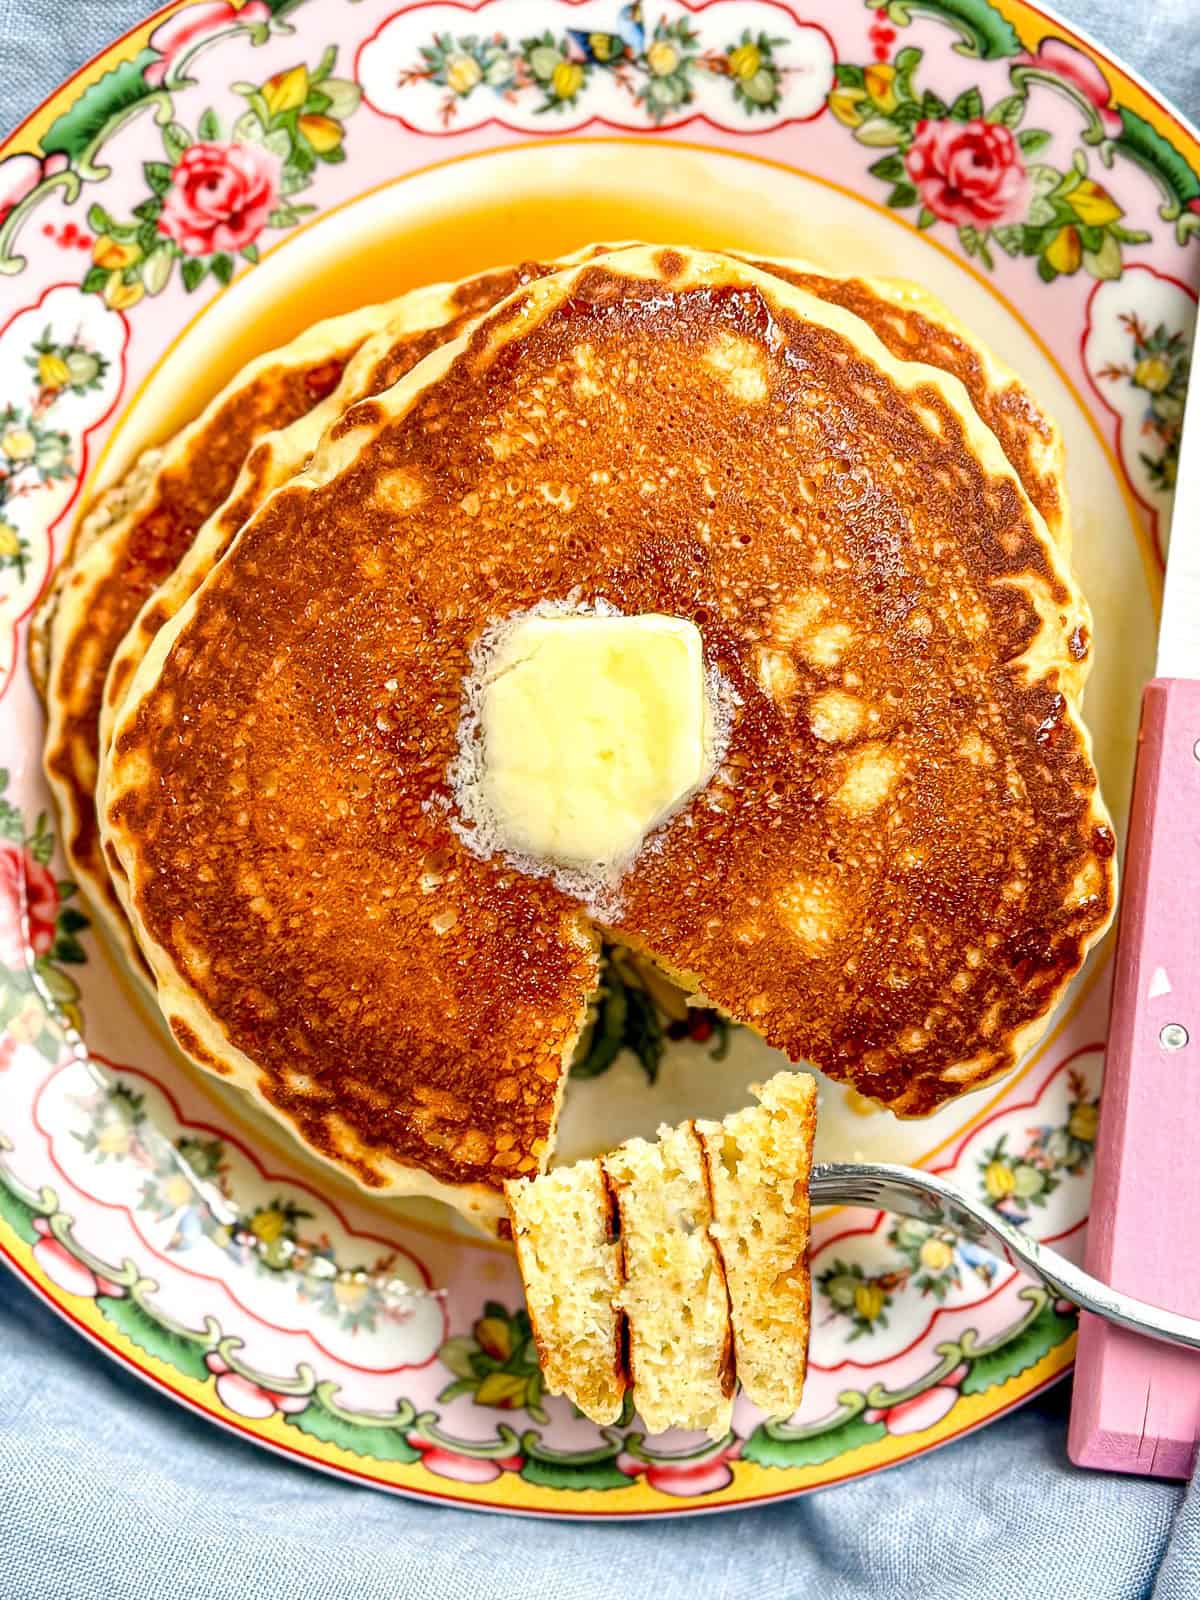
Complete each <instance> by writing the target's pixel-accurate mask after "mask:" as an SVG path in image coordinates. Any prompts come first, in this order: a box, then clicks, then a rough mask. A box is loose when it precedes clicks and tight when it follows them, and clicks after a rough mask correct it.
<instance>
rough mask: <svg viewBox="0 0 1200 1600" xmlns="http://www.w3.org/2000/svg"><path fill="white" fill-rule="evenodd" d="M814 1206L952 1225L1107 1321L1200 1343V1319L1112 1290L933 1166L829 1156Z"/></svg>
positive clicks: (1189, 1344)
mask: <svg viewBox="0 0 1200 1600" xmlns="http://www.w3.org/2000/svg"><path fill="white" fill-rule="evenodd" d="M808 1193H809V1199H810V1200H811V1202H812V1204H813V1205H814V1206H818V1205H843V1206H863V1207H865V1208H866V1209H868V1210H874V1211H890V1212H893V1213H894V1214H895V1215H897V1216H901V1217H914V1218H916V1220H917V1221H919V1222H927V1223H929V1224H931V1225H932V1226H935V1227H938V1226H941V1227H947V1228H951V1229H953V1230H954V1232H956V1233H959V1234H961V1235H962V1237H963V1238H965V1239H969V1240H970V1241H971V1242H972V1243H973V1244H983V1245H985V1246H987V1247H988V1248H989V1249H991V1250H992V1251H994V1252H995V1253H996V1254H998V1255H1001V1256H1003V1257H1004V1259H1005V1260H1006V1261H1007V1262H1008V1263H1009V1265H1010V1266H1013V1267H1016V1268H1018V1270H1020V1271H1022V1272H1027V1273H1029V1274H1030V1276H1031V1277H1034V1278H1037V1279H1039V1280H1040V1281H1041V1282H1042V1283H1043V1284H1045V1285H1046V1287H1047V1288H1048V1289H1052V1290H1053V1291H1054V1293H1055V1294H1057V1295H1060V1296H1061V1297H1062V1298H1063V1299H1064V1300H1069V1301H1071V1303H1072V1304H1073V1305H1076V1306H1078V1307H1080V1309H1081V1310H1083V1311H1090V1312H1092V1313H1093V1315H1095V1316H1097V1317H1103V1319H1104V1320H1105V1322H1111V1323H1114V1324H1115V1325H1116V1326H1117V1327H1119V1328H1128V1329H1129V1330H1130V1331H1131V1332H1132V1333H1140V1334H1143V1335H1144V1336H1145V1337H1146V1338H1148V1339H1159V1340H1161V1341H1162V1342H1163V1343H1165V1344H1176V1345H1183V1346H1185V1347H1186V1348H1187V1349H1189V1350H1200V1320H1197V1319H1196V1318H1194V1317H1184V1316H1180V1315H1179V1314H1178V1313H1177V1312H1174V1311H1164V1310H1162V1309H1161V1308H1160V1307H1158V1306H1151V1305H1147V1304H1146V1302H1145V1301H1143V1300H1135V1299H1134V1298H1133V1296H1132V1295H1128V1294H1122V1293H1121V1292H1120V1291H1119V1290H1118V1289H1112V1288H1110V1287H1109V1285H1108V1284H1106V1283H1101V1281H1100V1279H1099V1278H1093V1277H1092V1276H1091V1274H1090V1273H1087V1272H1085V1271H1084V1270H1083V1268H1082V1267H1077V1266H1076V1265H1075V1263H1074V1262H1073V1261H1068V1260H1067V1258H1066V1257H1065V1256H1061V1255H1059V1253H1058V1251H1057V1250H1051V1249H1050V1248H1049V1247H1048V1246H1047V1245H1044V1244H1039V1243H1038V1242H1037V1240H1036V1239H1030V1238H1029V1237H1028V1236H1027V1235H1026V1234H1024V1233H1022V1232H1021V1230H1020V1229H1019V1228H1016V1227H1014V1226H1013V1224H1012V1223H1011V1222H1007V1221H1006V1220H1005V1219H1004V1218H1003V1217H1001V1216H998V1215H997V1214H996V1212H994V1211H993V1210H992V1209H991V1208H990V1207H989V1206H987V1205H985V1204H984V1202H983V1201H981V1200H973V1199H971V1198H970V1197H969V1196H968V1195H965V1194H964V1193H963V1192H962V1190H961V1189H957V1188H955V1186H954V1185H953V1184H952V1183H947V1182H946V1180H945V1179H944V1178H939V1177H936V1176H935V1175H934V1174H933V1173H931V1172H920V1171H917V1170H915V1169H914V1168H912V1167H899V1166H892V1165H890V1164H888V1163H885V1162H878V1163H870V1162H864V1163H862V1164H859V1163H852V1162H845V1161H831V1162H826V1163H824V1164H822V1165H818V1166H815V1167H814V1168H813V1169H812V1176H811V1177H810V1179H809V1186H808Z"/></svg>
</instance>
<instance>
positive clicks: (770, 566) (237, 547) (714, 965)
mask: <svg viewBox="0 0 1200 1600" xmlns="http://www.w3.org/2000/svg"><path fill="white" fill-rule="evenodd" d="M567 596H574V597H576V598H578V599H580V600H582V601H584V602H594V601H601V600H602V601H606V602H608V603H609V604H611V605H613V606H615V607H617V608H618V609H619V610H622V611H626V612H630V613H635V612H646V611H657V612H667V613H673V614H677V615H681V616H687V617H691V618H692V619H693V620H694V621H695V622H696V624H697V625H698V626H699V628H700V630H701V632H702V635H703V637H704V641H705V649H706V654H707V656H708V658H709V660H710V662H712V663H715V664H716V665H717V666H718V668H719V669H720V671H721V672H722V673H723V674H724V676H725V678H726V679H727V681H728V682H729V684H730V685H731V686H732V687H733V688H734V690H735V691H736V692H737V694H738V696H739V698H740V701H741V705H740V708H739V710H738V712H737V715H736V716H735V719H734V724H733V728H732V732H731V736H730V746H729V750H728V754H727V758H726V762H725V765H724V767H723V768H722V770H721V772H719V773H718V774H717V776H716V778H715V779H714V780H713V782H712V783H711V784H710V785H709V786H708V787H707V788H706V789H705V790H704V791H702V792H701V793H700V794H699V795H698V796H696V798H695V799H694V800H693V801H692V802H691V803H690V805H689V806H688V807H687V808H686V809H685V810H684V811H682V812H681V813H680V814H679V815H677V816H676V817H675V818H674V819H673V820H672V821H671V822H670V823H669V824H668V825H667V826H666V827H665V828H664V829H663V830H662V831H661V832H660V833H659V834H658V835H657V836H656V837H655V839H654V840H653V841H652V843H651V844H650V846H649V847H647V848H646V849H645V850H644V851H643V852H642V854H641V855H640V856H639V857H638V859H637V860H636V861H635V863H634V865H633V867H632V868H631V869H630V871H629V872H628V873H627V874H626V876H625V878H624V880H623V882H622V885H621V899H622V909H621V913H620V915H619V917H618V918H617V921H616V930H615V931H616V933H617V936H618V937H619V938H623V939H626V940H628V941H629V942H631V943H633V944H636V945H638V946H640V947H642V948H645V949H647V950H649V951H651V952H652V953H653V954H654V955H655V956H656V957H657V958H658V959H659V960H660V961H661V962H662V963H663V965H664V966H666V967H667V968H668V969H669V970H671V971H673V972H676V973H678V974H680V975H682V976H683V977H685V978H686V979H688V980H689V981H692V982H694V983H696V984H697V985H698V986H699V987H702V988H703V990H704V992H705V993H706V994H707V995H708V996H710V997H711V999H712V1000H713V1001H714V1002H715V1003H716V1004H718V1005H719V1006H721V1007H723V1008H724V1009H725V1010H726V1011H728V1012H729V1014H730V1015H731V1016H733V1017H734V1018H735V1019H737V1020H742V1021H745V1022H748V1023H750V1024H751V1025H752V1026H754V1027H755V1028H757V1029H758V1030H759V1031H760V1032H761V1033H762V1034H763V1035H764V1036H765V1037H766V1038H767V1039H768V1040H769V1042H771V1043H772V1044H775V1045H777V1046H779V1047H781V1048H782V1049H784V1050H785V1051H787V1052H788V1053H789V1054H790V1055H792V1056H793V1057H794V1058H804V1059H808V1060H811V1061H813V1062H815V1063H816V1064H817V1065H818V1066H820V1067H822V1068H824V1069H825V1070H826V1071H827V1072H830V1073H831V1074H832V1075H833V1076H835V1077H838V1078H841V1079H843V1080H845V1081H847V1082H850V1083H853V1084H855V1085H856V1086H857V1087H858V1088H859V1089H860V1090H862V1091H863V1092H864V1093H867V1094H870V1095H873V1096H874V1097H876V1098H877V1099H879V1100H881V1101H883V1102H884V1103H886V1104H889V1105H891V1106H893V1107H894V1108H895V1109H897V1110H900V1111H902V1112H906V1113H916V1112H924V1111H928V1110H932V1109H934V1108H935V1107H936V1106H937V1105H938V1104H940V1103H941V1102H942V1101H944V1100H945V1099H947V1098H949V1097H950V1096H951V1095H953V1094H955V1093H958V1092H960V1091H961V1090H962V1089H964V1088H967V1087H971V1086H974V1085H975V1084H976V1083H978V1082H981V1081H983V1080H984V1079H986V1078H988V1077H990V1076H993V1075H994V1074H995V1073H996V1072H998V1071H1001V1070H1003V1069H1004V1068H1005V1067H1007V1066H1009V1065H1010V1064H1011V1063H1012V1061H1013V1060H1014V1059H1015V1056H1016V1054H1017V1053H1018V1052H1019V1050H1020V1049H1021V1047H1022V1046H1023V1044H1024V1043H1026V1042H1027V1041H1028V1040H1029V1039H1031V1038H1032V1036H1033V1034H1034V1033H1035V1032H1036V1031H1038V1030H1039V1029H1040V1027H1041V1026H1042V1025H1043V1024H1044V1021H1045V1018H1046V1016H1047V1015H1048V1012H1049V1009H1050V1007H1051V1006H1052V1004H1053V1002H1054V1000H1055V999H1056V998H1057V996H1058V995H1059V994H1060V992H1061V990H1062V988H1063V986H1064V984H1065V982H1066V980H1067V979H1068V978H1069V976H1070V975H1071V973H1073V972H1074V971H1075V970H1076V969H1077V967H1078V965H1079V964H1080V962H1081V960H1082V958H1083V955H1084V954H1085V952H1086V950H1087V948H1088V946H1089V945H1090V943H1092V942H1093V941H1094V939H1095V938H1096V937H1098V935H1099V933H1100V932H1101V931H1102V929H1103V927H1104V926H1105V924H1106V923H1107V920H1108V918H1109V915H1110V912H1111V904H1112V894H1113V884H1112V860H1111V858H1112V834H1111V830H1110V829H1109V827H1108V824H1107V818H1106V814H1105V813H1104V810H1103V806H1102V804H1101V802H1100V800H1099V796H1098V793H1097V788H1096V778H1095V773H1094V770H1093V768H1092V765H1091V761H1090V754H1089V748H1088V741H1087V736H1086V733H1085V732H1084V730H1083V728H1082V726H1081V724H1080V723H1079V721H1078V717H1077V710H1076V706H1077V699H1078V694H1079V691H1080V689H1081V686H1082V681H1083V677H1084V674H1085V666H1086V661H1085V657H1086V625H1087V613H1086V608H1085V607H1084V605H1083V603H1082V601H1081V599H1080V597H1079V596H1078V593H1077V591H1076V590H1075V588H1074V586H1073V584H1072V582H1071V579H1070V577H1069V574H1068V573H1067V571H1066V569H1065V567H1064V566H1063V564H1062V561H1061V559H1060V558H1059V557H1058V555H1057V554H1056V552H1055V548H1054V544H1053V541H1052V540H1051V539H1050V538H1049V536H1048V534H1047V531H1046V528H1045V524H1044V523H1043V522H1042V520H1041V518H1040V517H1039V516H1038V514H1037V512H1036V511H1035V510H1034V509H1033V508H1032V506H1031V505H1030V503H1029V501H1028V499H1027V498H1026V496H1025V495H1024V493H1023V492H1022V490H1021V488H1020V486H1019V484H1018V482H1017V480H1016V478H1015V477H1014V476H1013V474H1012V471H1011V469H1010V468H1009V466H1008V464H1007V462H1006V460H1005V457H1004V455H1003V453H1002V452H1001V450H1000V449H999V447H998V445H997V444H996V441H995V439H994V438H993V437H992V435H991V434H990V433H989V432H988V431H987V430H986V429H984V428H983V427H982V425H981V424H980V423H979V421H978V418H977V417H976V416H975V414H974V412H973V411H972V410H971V408H970V405H969V403H968V401H967V398H966V395H965V392H964V391H963V390H962V388H961V387H960V386H959V385H958V384H956V383H954V382H952V381H950V380H948V379H946V378H945V377H944V376H943V375H941V374H938V373H937V372H935V371H934V370H932V369H929V368H925V367H920V366H915V365H905V364H903V363H899V362H897V361H895V360H894V359H892V358H891V357H889V356H888V354H887V352H886V350H885V349H884V347H883V345H882V344H880V343H879V342H878V341H877V340H876V339H875V338H874V337H873V336H872V335H871V333H870V332H869V330H868V329H867V328H866V327H865V325H864V324H863V323H862V322H860V321H859V320H858V319H857V318H854V317H852V316H850V315H848V314H846V313H845V312H844V311H842V310H840V309H838V308H835V307H830V306H828V305H825V304H823V303H822V302H820V301H818V300H816V299H814V298H812V297H811V296H809V295H806V294H804V293H803V292H801V291H800V290H798V289H795V288H793V287H791V286H788V285H784V284H782V283H781V282H779V281H778V280H776V279H772V278H769V277H767V276H765V275H764V274H762V273H759V272H757V271H755V270H753V269H751V268H749V267H747V266H744V265H741V264H737V263H734V262H732V261H730V260H728V259H727V258H723V257H715V256H703V255H699V254H695V253H692V252H686V251H674V250H661V249H660V250H646V249H642V250H632V251H628V252H621V253H619V254H617V255H614V256H610V257H609V258H608V259H607V260H606V261H605V262H604V263H603V264H602V265H589V266H583V267H579V268H576V269H573V270H571V271H569V272H563V273H559V274H556V275H555V276H554V277H552V278H549V279H545V280H542V281H541V282H540V283H537V284H534V285H532V286H530V287H527V288H525V289H522V290H520V291H518V292H517V293H516V294H514V295H513V296H512V297H511V298H510V299H509V300H507V301H505V302H503V303H502V304H501V306H500V307H499V308H498V309H497V310H496V311H495V312H493V313H491V314H490V315H489V316H487V317H485V318H484V319H483V321H482V322H481V323H480V324H479V325H478V326H477V328H476V329H475V331H474V332H473V333H471V334H469V335H468V336H467V337H466V338H465V339H463V340H461V341H459V342H458V343H456V344H455V345H452V346H449V347H446V348H443V349H442V350H441V351H439V352H436V353H435V354H433V355H431V356H430V357H429V358H428V359H427V360H426V361H425V362H424V363H422V364H421V366H419V367H418V368H417V369H415V370H414V372H413V373H411V374H410V375H409V377H408V378H407V379H405V380H402V381H401V383H399V384H398V385H397V386H396V387H395V388H394V389H392V390H389V391H387V392H386V393H385V394H383V395H381V396H380V397H378V398H376V399H374V400H368V401H365V402H363V403H362V404H360V405H359V406H357V407H355V408H353V409H352V410H351V411H349V412H348V413H347V414H346V416H345V417H344V418H343V419H342V420H341V421H340V422H339V423H338V424H336V425H335V426H334V427H333V428H332V429H331V430H330V432H329V433H328V434H327V436H326V439H325V442H324V444H323V445H322V448H321V450H320V452H319V453H318V456H317V457H316V459H315V460H314V462H313V464H312V467H311V468H310V470H309V471H308V472H307V473H305V474H303V475H302V476H301V477H300V478H298V479H296V480H294V481H293V483H292V484H291V485H289V486H288V487H286V488H284V489H283V490H281V491H280V492H279V493H277V494H276V495H275V496H274V497H273V498H272V499H271V500H270V501H269V502H268V503H267V505H266V506H265V507H264V508H263V509H262V510H261V511H260V512H259V513H258V515H257V516H256V517H255V518H254V519H253V520H252V521H251V522H250V523H249V524H248V525H247V526H246V527H245V528H244V529H243V530H242V532H241V534H240V535H239V536H238V538H237V540H236V541H235V543H234V545H233V546H232V548H231V549H230V551H229V553H228V555H227V556H226V558H225V559H224V561H223V562H222V563H221V564H220V565H219V566H218V567H217V568H216V569H215V571H214V572H213V573H212V574H211V576H210V577H209V578H208V580H207V582H206V583H205V584H204V585H203V587H202V588H201V589H200V590H199V591H198V593H197V594H196V595H195V596H194V597H193V598H192V600H191V601H190V602H189V604H188V605H187V606H185V607H184V609H183V610H182V611H181V612H180V613H179V614H178V616H177V617H175V618H174V619H173V620H172V622H170V623H169V624H168V625H167V626H166V627H165V628H164V629H163V630H162V632H161V633H160V634H159V636H158V638H157V639H156V640H155V642H154V645H153V646H152V648H151V650H150V652H149V653H148V655H147V657H146V659H145V661H144V662H143V664H142V666H141V668H140V669H139V671H138V674H137V677H136V678H135V681H134V684H133V686H132V688H131V690H130V694H129V698H128V701H127V703H126V706H125V708H124V711H123V713H122V716H121V718H120V720H119V722H118V725H117V729H116V732H115V734H114V740H113V745H112V750H111V754H110V759H109V765H108V768H107V775H106V776H107V784H106V789H105V792H104V796H103V802H102V816H103V818H104V826H105V829H106V834H107V836H108V839H109V843H110V845H111V847H112V849H113V850H114V852H115V853H116V855H117V856H118V857H119V859H120V861H121V863H122V865H123V867H124V869H125V870H126V871H127V872H128V874H129V878H130V885H131V889H132V895H133V902H132V903H133V911H134V915H135V918H136V921H137V925H138V932H139V938H140V940H141V942H142V944H143V947H144V948H145V949H146V951H147V953H148V955H149V956H150V959H151V962H152V965H153V966H154V969H155V974H156V978H157V981H158V984H159V991H160V999H161V1001H162V1004H163V1007H164V1010H165V1011H166V1013H167V1015H168V1017H169V1018H170V1017H176V1018H177V1019H178V1020H179V1022H180V1024H181V1025H182V1027H183V1028H185V1029H186V1030H187V1031H188V1033H190V1034H191V1035H192V1036H193V1037H195V1038H196V1039H198V1040H199V1042H200V1043H201V1044H202V1046H203V1048H204V1050H205V1051H206V1052H208V1053H209V1054H210V1055H211V1056H213V1057H214V1058H216V1060H217V1061H218V1062H220V1063H221V1064H222V1065H224V1066H225V1067H226V1068H227V1069H228V1070H229V1071H230V1072H231V1073H232V1074H233V1075H234V1076H235V1078H236V1079H237V1080H238V1081H239V1082H244V1083H246V1084H247V1085H248V1086H255V1087H256V1088H257V1090H258V1092H259V1093H260V1094H261V1095H262V1096H263V1097H264V1099H265V1100H266V1101H267V1102H268V1103H269V1104H271V1105H272V1106H273V1107H274V1108H275V1109H276V1111H277V1113H278V1114H280V1115H281V1116H282V1117H283V1118H284V1119H285V1120H287V1121H290V1122H291V1124H292V1125H293V1126H294V1127H295V1128H297V1130H298V1131H299V1132H300V1133H301V1135H302V1137H303V1138H304V1139H305V1140H306V1141H307V1142H308V1143H309V1144H310V1145H312V1146H314V1147H315V1148H317V1149H318V1150H321V1151H323V1152H324V1153H325V1154H326V1155H327V1156H328V1157H329V1158H330V1159H332V1160H335V1161H338V1162H341V1163H342V1164H345V1165H348V1166H350V1167H351V1168H352V1170H354V1171H355V1173H356V1175H357V1176H358V1177H359V1179H360V1181H363V1182H367V1183H376V1184H378V1185H380V1186H386V1187H391V1188H394V1189H397V1190H398V1191H400V1192H404V1191H405V1190H408V1191H410V1192H412V1191H414V1190H416V1191H426V1192H438V1193H441V1194H443V1195H444V1196H445V1197H448V1198H453V1196H454V1194H455V1192H456V1191H458V1190H462V1191H464V1192H465V1191H468V1190H469V1191H470V1192H471V1193H472V1194H474V1195H479V1194H491V1193H495V1191H496V1187H497V1185H498V1184H499V1182H500V1181H501V1180H503V1179H504V1178H505V1177H509V1176H512V1175H514V1168H515V1169H516V1170H517V1171H522V1170H533V1169H536V1168H537V1167H540V1166H541V1165H543V1164H544V1162H545V1160H546V1158H547V1156H548V1153H549V1148H550V1143H551V1141H552V1137H553V1120H554V1112H555V1107H556V1104H557V1097H558V1094H559V1091H560V1088H561V1074H562V1072H563V1070H564V1062H565V1060H566V1059H567V1057H568V1056H569V1053H570V1050H571V1048H572V1046H573V1043H574V1040H575V1038H576V1036H577V1033H578V1029H579V1027H580V1025H581V1023H582V1020H583V1017H584V1015H585V1005H586V999H587V995H588V992H589V989H590V987H591V985H592V983H593V982H594V978H595V970H596V968H595V957H594V953H593V950H592V948H591V947H590V945H589V944H588V943H586V942H585V938H584V928H585V923H586V914H585V910H584V908H581V907H580V905H579V904H578V903H577V902H576V901H575V900H573V899H571V898H570V897H569V896H567V895H565V894H563V893H561V892H560V891H559V890H557V889H555V888H554V887H553V886H552V885H551V884H550V883H549V882H548V881H547V880H545V879H537V878H533V877H527V876H523V875H522V874H520V873H518V872H516V871H514V870H512V869H511V868H510V867H509V866H508V865H507V864H506V863H505V862H504V861H503V860H500V859H491V860H487V861H483V860H479V859H478V858H477V857H476V856H475V855H473V854H472V853H471V852H470V850H469V849H468V848H466V846H465V845H464V843H463V842H462V841H461V839H460V838H459V837H458V835H457V834H456V833H455V831H454V827H453V825H452V824H453V821H454V813H453V796H452V795H451V794H450V792H449V790H448V788H447V780H446V773H447V768H448V767H449V765H450V763H451V760H452V758H453V756H454V754H455V751H456V740H457V729H458V721H459V716H460V711H461V703H462V686H463V681H464V677H465V675H466V673H467V671H468V669H469V657H470V651H471V647H472V645H473V644H474V642H475V641H476V640H477V639H478V637H479V635H480V634H481V633H482V632H483V631H484V629H485V628H486V627H488V625H489V624H491V623H494V622H495V621H496V620H497V619H499V618H503V617H506V616H511V615H513V614H515V613H519V612H522V611H524V610H526V609H528V608H529V607H531V606H533V605H535V604H537V603H538V602H540V601H544V600H547V599H559V598H564V597H567ZM184 1043H185V1048H191V1047H190V1045H189V1044H188V1043H187V1042H186V1040H185V1041H184Z"/></svg>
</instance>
